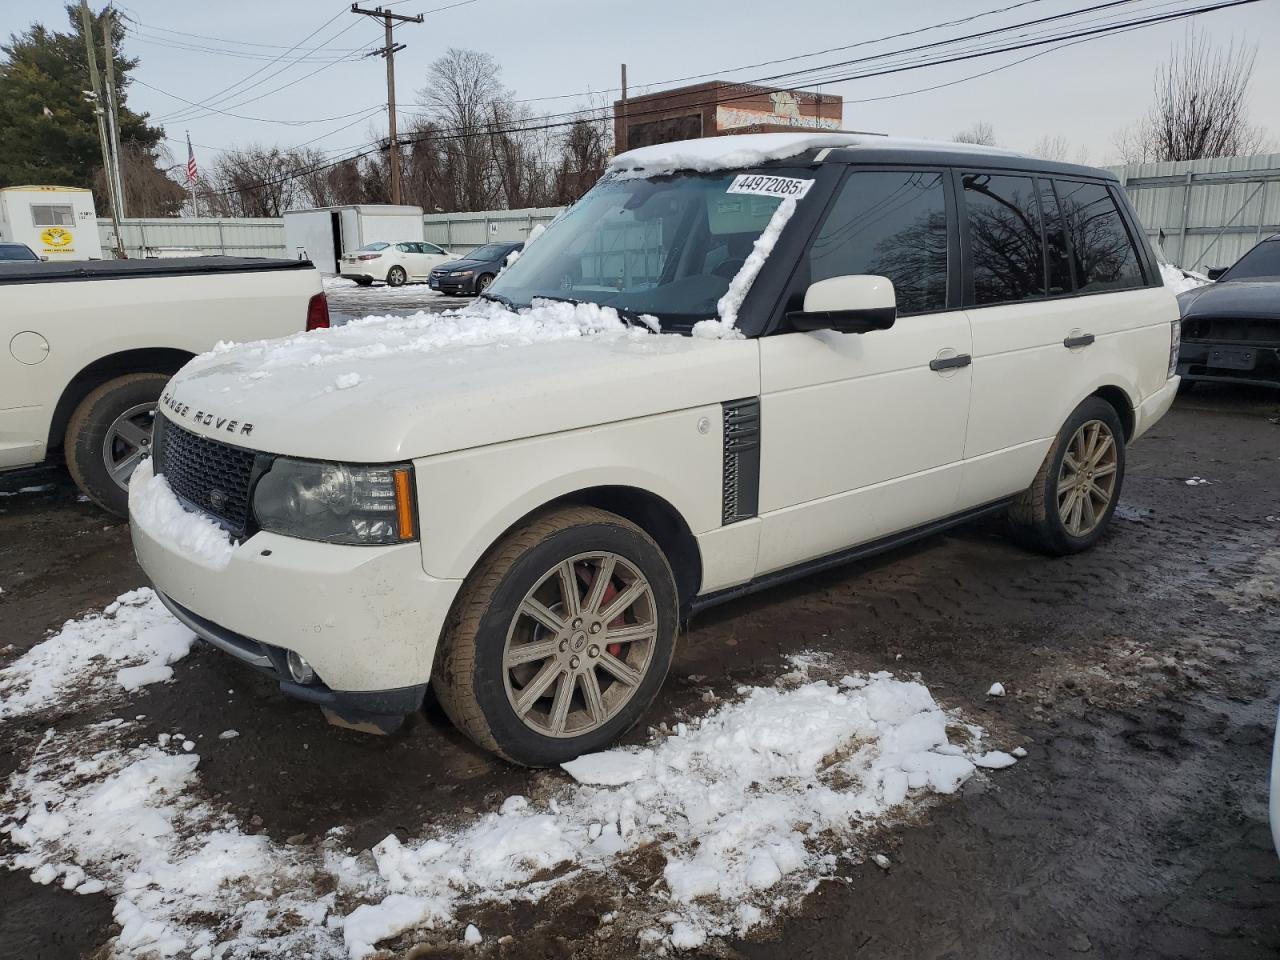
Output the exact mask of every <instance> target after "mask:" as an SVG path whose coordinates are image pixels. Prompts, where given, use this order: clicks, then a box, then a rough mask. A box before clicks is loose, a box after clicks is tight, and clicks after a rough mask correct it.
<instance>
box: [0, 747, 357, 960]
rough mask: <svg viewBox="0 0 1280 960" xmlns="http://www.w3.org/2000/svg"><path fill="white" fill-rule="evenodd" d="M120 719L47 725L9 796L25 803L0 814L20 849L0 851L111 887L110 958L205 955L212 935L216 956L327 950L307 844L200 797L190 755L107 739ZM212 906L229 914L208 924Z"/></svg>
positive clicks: (50, 873)
mask: <svg viewBox="0 0 1280 960" xmlns="http://www.w3.org/2000/svg"><path fill="white" fill-rule="evenodd" d="M118 730H119V727H114V728H111V729H109V730H106V731H103V730H101V729H99V730H97V731H95V732H90V733H89V734H88V736H87V737H86V734H85V731H76V732H74V733H73V734H71V735H61V734H58V733H56V732H54V731H50V732H49V733H48V734H46V735H45V738H44V740H43V742H42V743H41V744H40V746H39V748H38V749H37V751H36V755H35V757H34V759H33V760H32V762H31V763H30V764H29V766H28V767H27V769H26V770H25V771H23V772H22V773H20V774H15V775H14V777H13V781H12V782H11V784H10V793H9V795H7V796H6V797H5V799H6V800H8V801H19V802H20V803H21V808H20V809H19V810H18V812H17V813H16V814H15V815H14V817H13V819H11V820H10V821H8V822H6V823H3V824H0V833H6V834H8V837H9V841H10V843H11V845H12V847H13V848H14V849H15V851H16V852H15V853H13V854H12V855H11V856H8V857H7V858H5V859H3V860H0V862H2V863H5V864H6V865H7V866H9V867H10V868H11V869H20V870H29V871H31V875H32V879H33V880H35V881H36V882H37V883H45V884H49V883H55V882H56V883H58V884H59V886H61V887H63V888H64V889H67V890H74V891H76V892H77V893H84V894H88V893H98V892H103V891H105V892H106V893H107V894H109V895H110V896H111V897H113V898H114V899H115V908H114V917H115V920H116V922H117V923H118V924H119V925H120V927H121V930H120V934H119V936H118V937H117V938H116V941H115V943H114V949H113V950H112V953H111V956H113V957H147V958H150V957H155V956H161V957H168V956H175V955H183V956H190V957H193V958H194V957H205V958H208V957H211V956H214V955H215V954H214V952H213V948H214V946H215V943H216V941H222V943H218V944H217V946H218V948H219V952H218V953H216V956H219V957H221V956H231V957H244V956H250V955H252V956H263V955H264V954H271V955H280V956H308V955H328V956H333V954H334V951H333V949H332V942H333V938H332V936H331V935H330V934H329V933H328V932H327V931H326V930H325V928H324V920H325V918H326V916H327V914H328V912H329V909H330V908H331V907H332V904H333V899H334V898H333V895H332V894H329V895H321V894H320V893H319V892H318V891H317V890H315V889H314V888H312V887H311V886H310V885H309V884H306V883H304V882H300V881H301V879H302V876H303V871H302V870H300V863H301V862H302V861H303V860H304V859H305V857H306V855H305V854H304V853H300V852H295V851H294V850H293V848H287V847H279V846H276V845H275V844H273V843H272V842H271V841H270V839H268V838H267V837H266V836H249V835H247V834H245V833H244V832H242V831H241V830H240V829H239V827H238V826H236V825H235V823H234V822H233V821H232V820H231V819H230V818H228V817H225V816H222V815H218V814H216V813H215V812H214V811H213V810H211V809H210V808H209V807H207V806H206V805H205V804H204V803H202V802H201V801H199V800H197V799H195V798H194V796H193V790H192V788H193V786H194V784H195V779H196V773H195V771H196V766H197V764H198V763H199V757H198V756H196V755H195V754H192V753H181V754H177V753H169V752H166V751H165V750H164V749H161V748H159V747H156V746H151V745H144V746H141V747H136V748H133V749H127V750H126V749H121V748H119V747H118V746H116V745H114V744H112V743H110V742H109V737H110V736H112V735H114V734H116V733H117V731H118ZM86 740H87V741H88V742H87V743H86V742H85V741H86ZM209 916H219V917H223V918H226V920H225V922H224V923H221V924H219V925H217V926H216V927H212V928H211V927H210V925H209V924H208V917H209ZM214 930H217V933H218V936H217V938H215V935H214ZM223 944H225V945H226V946H225V948H224V947H223ZM326 946H327V947H328V949H327V950H325V952H324V954H312V953H308V952H307V951H311V950H315V949H316V948H324V947H326Z"/></svg>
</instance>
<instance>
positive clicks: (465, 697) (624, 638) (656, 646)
mask: <svg viewBox="0 0 1280 960" xmlns="http://www.w3.org/2000/svg"><path fill="white" fill-rule="evenodd" d="M676 606H677V605H676V588H675V581H674V579H673V577H672V574H671V567H670V565H669V564H668V563H667V559H666V557H665V556H664V555H663V553H662V551H661V549H660V548H659V547H658V545H657V544H656V543H654V541H653V540H652V539H651V538H650V537H649V535H648V534H646V533H645V532H644V531H643V530H641V529H640V528H639V527H637V526H635V524H633V523H630V522H629V521H627V520H624V519H623V518H622V517H619V516H616V515H615V514H612V513H606V512H605V511H603V510H597V509H595V508H592V507H564V508H560V509H556V510H552V511H550V512H548V513H545V514H542V515H541V516H538V517H536V518H534V519H532V520H530V521H528V522H527V523H525V524H524V525H522V526H520V527H519V528H517V529H516V530H514V531H513V532H511V533H510V534H508V535H507V536H506V537H505V538H504V539H503V540H502V541H501V542H500V543H499V544H498V545H497V546H496V547H494V548H493V549H492V550H490V552H489V553H488V554H487V555H486V556H485V558H484V559H483V560H481V562H480V564H479V565H478V566H477V567H476V569H475V571H474V572H473V573H472V575H471V576H470V577H469V578H468V580H467V582H466V584H465V585H464V586H463V592H462V594H461V595H460V596H459V598H458V602H457V603H455V605H454V609H453V611H452V612H451V614H450V618H449V624H448V626H447V628H446V631H445V636H444V639H443V641H442V645H441V650H440V652H439V654H438V655H437V658H436V668H435V670H434V671H433V674H432V677H431V684H432V687H433V688H434V689H435V691H436V696H437V698H438V699H439V701H440V704H441V706H442V707H443V708H444V711H445V713H446V714H448V716H449V719H450V720H452V721H453V723H454V725H455V726H457V727H458V728H459V729H460V730H461V731H462V732H463V733H465V734H466V735H467V736H468V737H470V738H471V739H472V740H473V741H475V742H476V743H477V744H478V745H479V746H481V747H484V748H485V749H486V750H491V751H493V752H494V753H497V754H498V755H499V756H502V757H504V758H506V759H507V760H510V761H513V762H515V763H520V764H525V765H527V766H550V765H554V764H558V763H563V762H564V761H566V760H572V759H573V758H574V757H577V756H580V755H581V754H584V753H591V752H593V751H596V750H601V749H603V748H605V747H607V746H609V744H611V743H613V741H614V740H616V739H617V738H618V737H620V736H621V735H622V734H623V733H625V732H626V731H627V730H629V729H630V728H631V727H632V726H633V725H634V724H635V722H636V721H637V720H639V719H640V716H641V715H642V714H643V713H644V711H645V709H646V708H647V707H648V706H649V703H650V702H651V701H652V700H653V698H654V695H655V694H657V692H658V688H659V687H661V686H662V681H663V680H664V679H665V677H666V675H667V668H668V667H669V666H670V664H671V655H672V652H673V650H674V647H675V633H676V624H677V612H676Z"/></svg>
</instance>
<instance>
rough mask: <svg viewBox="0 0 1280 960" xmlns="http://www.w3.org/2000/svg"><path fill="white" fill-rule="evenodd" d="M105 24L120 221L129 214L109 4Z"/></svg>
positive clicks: (114, 179)
mask: <svg viewBox="0 0 1280 960" xmlns="http://www.w3.org/2000/svg"><path fill="white" fill-rule="evenodd" d="M105 12H106V16H105V18H104V19H105V21H106V22H105V24H104V26H103V28H102V46H103V50H104V51H105V53H106V63H105V64H104V66H105V67H106V71H107V133H108V134H109V140H110V143H111V157H112V164H111V170H112V174H111V181H112V183H114V184H115V188H116V202H117V203H118V204H119V205H120V219H121V220H123V219H124V218H125V217H127V216H128V215H129V214H128V213H126V212H125V203H124V184H123V183H122V182H121V180H120V117H119V115H118V114H117V112H116V63H115V61H116V58H115V51H114V49H113V48H112V46H111V29H112V28H113V27H114V26H115V22H116V20H115V11H114V10H112V9H111V4H109V3H108V4H107V9H106V11H105Z"/></svg>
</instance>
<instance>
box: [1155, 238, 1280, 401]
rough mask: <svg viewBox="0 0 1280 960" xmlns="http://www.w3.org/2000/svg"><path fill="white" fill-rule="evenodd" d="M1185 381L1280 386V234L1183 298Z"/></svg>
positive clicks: (1181, 362) (1180, 365) (1180, 360)
mask: <svg viewBox="0 0 1280 960" xmlns="http://www.w3.org/2000/svg"><path fill="white" fill-rule="evenodd" d="M1178 306H1179V307H1180V308H1181V310H1182V346H1181V349H1180V350H1179V351H1178V373H1179V374H1181V375H1182V378H1183V380H1184V381H1186V382H1188V383H1191V382H1195V381H1197V380H1216V381H1219V382H1230V383H1254V384H1260V385H1262V386H1268V387H1280V234H1276V235H1275V236H1274V237H1268V238H1267V239H1266V240H1263V241H1262V242H1261V243H1259V244H1258V245H1257V246H1255V247H1254V248H1253V249H1252V250H1250V251H1249V252H1248V253H1246V254H1245V255H1244V256H1243V257H1241V258H1240V259H1239V260H1237V261H1236V263H1235V266H1233V267H1231V268H1230V269H1229V270H1227V271H1225V272H1224V273H1222V274H1221V275H1220V276H1219V277H1218V278H1217V282H1216V283H1210V284H1206V285H1205V286H1203V287H1196V288H1195V289H1193V290H1187V291H1186V292H1185V293H1182V294H1180V295H1179V296H1178Z"/></svg>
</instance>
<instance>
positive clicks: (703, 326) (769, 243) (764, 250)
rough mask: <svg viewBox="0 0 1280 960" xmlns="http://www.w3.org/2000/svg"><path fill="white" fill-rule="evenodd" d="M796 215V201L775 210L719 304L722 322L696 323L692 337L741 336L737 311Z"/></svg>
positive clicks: (779, 206)
mask: <svg viewBox="0 0 1280 960" xmlns="http://www.w3.org/2000/svg"><path fill="white" fill-rule="evenodd" d="M795 212H796V201H795V200H793V199H788V200H783V201H782V203H780V204H778V209H776V210H774V211H773V216H771V217H770V218H769V223H768V224H767V225H766V226H765V228H764V230H762V231H761V232H760V236H758V237H757V238H756V242H755V243H754V244H753V245H752V247H751V253H750V254H748V255H747V259H746V260H745V261H743V264H742V266H741V267H739V268H738V272H737V273H736V274H734V276H733V279H732V280H731V281H729V289H728V290H726V291H725V294H724V296H722V297H721V298H720V300H719V301H718V302H717V303H716V313H717V314H718V316H719V319H717V320H700V321H698V322H697V323H695V324H694V325H693V335H694V336H695V337H701V338H704V339H708V340H724V339H737V338H740V337H741V336H742V334H741V333H739V332H738V330H737V329H736V324H737V322H738V311H739V310H741V309H742V301H744V300H745V299H746V298H747V293H748V291H750V289H751V285H752V284H754V283H755V282H756V277H757V276H759V274H760V270H761V268H763V267H764V264H765V261H766V260H768V259H769V254H771V253H773V248H774V246H775V245H776V244H777V242H778V237H780V236H782V230H783V228H784V227H786V225H787V222H788V221H789V220H790V219H791V215H792V214H794V213H795Z"/></svg>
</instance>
